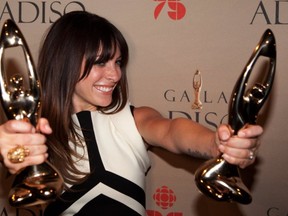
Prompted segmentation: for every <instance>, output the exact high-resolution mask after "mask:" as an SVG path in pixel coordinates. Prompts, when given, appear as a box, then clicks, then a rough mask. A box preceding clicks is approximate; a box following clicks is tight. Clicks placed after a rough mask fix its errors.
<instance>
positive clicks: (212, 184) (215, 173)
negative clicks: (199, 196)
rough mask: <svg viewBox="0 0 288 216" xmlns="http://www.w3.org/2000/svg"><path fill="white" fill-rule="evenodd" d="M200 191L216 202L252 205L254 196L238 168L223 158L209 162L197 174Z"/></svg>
mask: <svg viewBox="0 0 288 216" xmlns="http://www.w3.org/2000/svg"><path fill="white" fill-rule="evenodd" d="M195 182H196V185H197V187H198V189H199V190H200V191H201V192H202V193H203V194H205V195H206V196H208V197H210V198H212V199H214V200H216V201H226V202H238V203H240V204H250V203H251V202H252V196H251V195H250V192H249V190H248V189H247V187H246V186H245V185H244V183H243V181H242V180H241V178H240V175H239V170H238V167H237V166H235V165H231V164H229V163H227V162H226V161H225V160H224V159H223V158H222V157H218V158H217V159H214V160H209V161H207V162H206V163H204V164H203V166H202V167H200V168H199V169H198V170H197V171H196V173H195Z"/></svg>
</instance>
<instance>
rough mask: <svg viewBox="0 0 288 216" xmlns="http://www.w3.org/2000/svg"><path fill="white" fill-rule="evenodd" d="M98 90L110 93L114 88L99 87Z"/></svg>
mask: <svg viewBox="0 0 288 216" xmlns="http://www.w3.org/2000/svg"><path fill="white" fill-rule="evenodd" d="M97 89H98V90H99V91H102V92H109V91H112V90H113V89H114V87H105V86H98V87H97Z"/></svg>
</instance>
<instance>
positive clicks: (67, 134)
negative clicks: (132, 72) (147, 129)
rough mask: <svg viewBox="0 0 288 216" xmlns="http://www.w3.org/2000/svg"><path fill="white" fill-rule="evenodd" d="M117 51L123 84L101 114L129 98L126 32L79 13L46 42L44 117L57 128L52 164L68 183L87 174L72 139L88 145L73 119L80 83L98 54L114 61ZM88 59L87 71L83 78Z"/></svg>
mask: <svg viewBox="0 0 288 216" xmlns="http://www.w3.org/2000/svg"><path fill="white" fill-rule="evenodd" d="M117 47H118V48H119V50H120V53H121V62H122V64H121V69H122V70H121V71H122V76H121V80H120V81H119V83H118V85H117V87H116V88H115V90H114V92H113V95H112V102H111V104H110V105H109V106H107V107H97V110H98V111H100V112H103V113H106V114H110V113H115V112H118V111H120V110H121V109H123V107H124V106H125V104H126V102H127V97H128V95H127V94H128V93H127V92H128V90H127V88H128V87H127V77H126V65H127V62H128V46H127V43H126V41H125V39H124V37H123V35H122V34H121V32H120V31H119V30H118V29H117V28H116V27H115V26H114V25H113V24H111V23H110V22H109V21H108V20H106V19H104V18H103V17H100V16H97V15H95V14H91V13H89V12H85V11H74V12H70V13H67V14H65V15H63V16H62V17H61V18H59V19H58V20H57V21H56V22H55V23H54V24H53V25H52V26H51V27H50V30H49V31H48V33H47V35H46V37H45V38H44V41H43V44H42V48H41V49H40V54H39V60H38V73H39V78H40V82H41V86H42V96H43V98H42V117H45V118H47V119H48V121H49V123H50V125H51V127H52V129H53V133H52V135H49V136H47V145H48V147H49V160H50V162H51V163H52V164H54V165H55V166H56V167H57V168H58V169H59V171H60V172H61V174H62V175H63V177H64V179H65V181H66V182H67V183H75V182H76V181H77V180H78V178H77V177H75V176H77V174H78V175H79V174H83V173H81V172H80V171H79V170H77V169H76V167H75V165H74V163H73V160H72V156H75V157H78V158H79V159H80V157H81V155H78V154H77V152H75V146H74V147H73V146H72V147H71V146H69V141H72V143H74V145H80V146H82V147H83V145H82V143H81V139H80V137H79V134H77V133H76V130H75V125H74V124H73V121H72V119H71V116H72V114H73V113H72V112H73V106H72V95H73V93H74V88H75V85H76V84H77V82H78V81H79V80H81V79H84V78H85V77H87V76H88V75H89V73H90V70H91V68H92V66H93V64H94V63H95V60H96V57H97V54H98V57H97V60H99V61H101V62H105V61H108V60H110V59H112V58H113V56H114V55H115V52H116V49H117ZM100 51H101V54H100V56H99V52H100ZM84 57H85V60H86V64H85V69H84V74H83V75H82V76H81V77H80V70H81V64H82V61H83V58H84ZM76 140H78V141H76ZM79 140H80V142H79Z"/></svg>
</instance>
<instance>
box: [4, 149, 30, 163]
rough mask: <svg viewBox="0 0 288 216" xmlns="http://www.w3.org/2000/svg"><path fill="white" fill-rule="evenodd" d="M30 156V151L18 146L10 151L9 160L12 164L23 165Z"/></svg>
mask: <svg viewBox="0 0 288 216" xmlns="http://www.w3.org/2000/svg"><path fill="white" fill-rule="evenodd" d="M28 155H29V149H28V148H26V147H24V146H22V145H18V146H16V147H15V148H12V149H10V150H9V151H8V153H7V158H8V160H10V162H11V163H22V162H23V161H24V160H25V157H27V156H28Z"/></svg>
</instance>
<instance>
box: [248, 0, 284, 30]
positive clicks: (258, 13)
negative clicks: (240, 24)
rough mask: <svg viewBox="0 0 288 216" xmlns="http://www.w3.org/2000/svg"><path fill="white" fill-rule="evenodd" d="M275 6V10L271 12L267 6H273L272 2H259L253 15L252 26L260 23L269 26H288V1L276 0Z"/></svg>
mask: <svg viewBox="0 0 288 216" xmlns="http://www.w3.org/2000/svg"><path fill="white" fill-rule="evenodd" d="M273 4H274V6H275V7H274V10H269V7H268V6H267V5H272V4H271V2H270V1H267V3H266V4H265V3H264V2H263V1H259V3H258V4H257V5H256V8H255V11H254V14H252V20H251V22H250V24H251V25H252V24H255V22H258V21H264V22H265V23H266V24H269V25H271V24H275V25H287V24H288V20H287V16H286V14H287V13H288V7H287V6H288V1H287V0H275V1H274V2H273ZM285 18H286V19H285Z"/></svg>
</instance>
